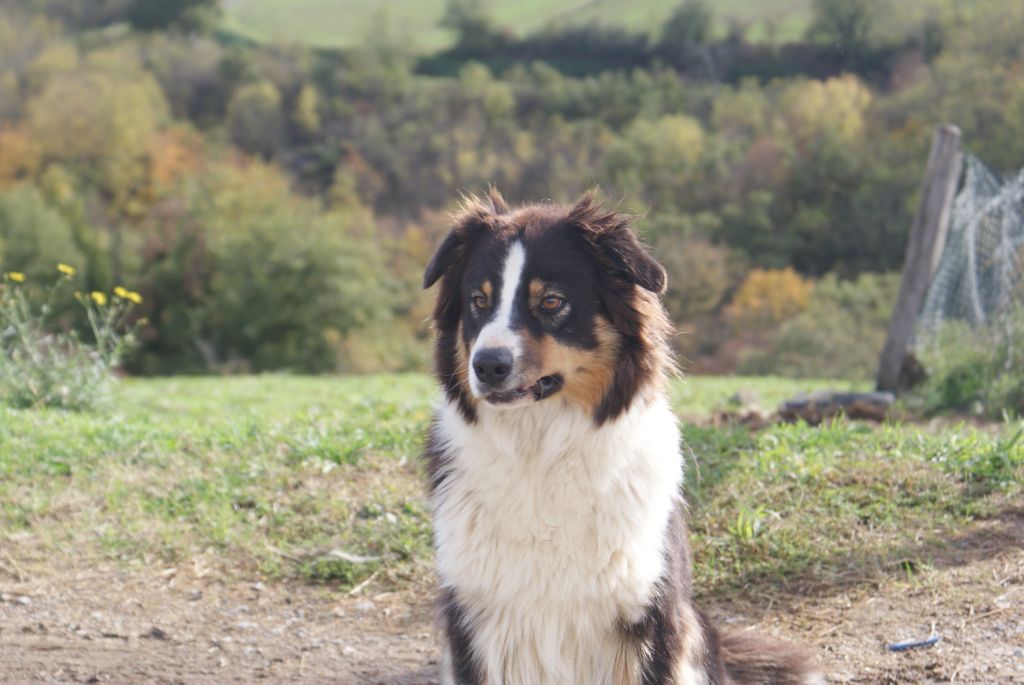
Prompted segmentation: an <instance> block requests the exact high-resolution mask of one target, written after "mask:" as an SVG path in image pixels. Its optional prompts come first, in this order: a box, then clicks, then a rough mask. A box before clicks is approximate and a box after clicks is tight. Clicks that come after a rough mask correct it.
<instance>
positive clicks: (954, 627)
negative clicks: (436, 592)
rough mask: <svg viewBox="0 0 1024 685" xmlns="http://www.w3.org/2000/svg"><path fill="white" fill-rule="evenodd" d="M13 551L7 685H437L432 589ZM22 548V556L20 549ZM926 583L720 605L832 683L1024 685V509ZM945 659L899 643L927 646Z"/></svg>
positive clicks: (892, 579) (7, 594)
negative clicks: (800, 654) (357, 590)
mask: <svg viewBox="0 0 1024 685" xmlns="http://www.w3.org/2000/svg"><path fill="white" fill-rule="evenodd" d="M19 548H21V549H22V550H24V546H23V545H14V546H13V547H11V546H8V549H7V550H4V549H3V548H2V547H0V683H5V684H8V683H9V684H12V685H13V684H16V683H50V682H54V683H63V682H68V683H161V684H165V683H166V684H168V685H169V684H172V683H259V682H266V683H338V684H346V685H347V684H352V685H377V684H381V685H420V684H422V685H427V684H429V683H436V682H437V652H436V647H435V642H434V639H433V635H432V630H431V617H432V610H431V604H430V599H429V596H428V595H429V592H427V591H426V590H424V589H420V590H416V591H413V590H407V591H403V592H392V593H376V594H375V593H373V592H372V591H371V592H370V594H368V595H366V596H356V597H349V596H347V595H344V594H341V593H338V592H336V591H333V590H332V589H331V588H328V587H322V586H311V585H308V584H294V583H267V584H264V583H260V582H245V581H237V582H232V583H224V582H222V581H219V580H218V578H222V577H223V574H219V573H214V572H211V571H210V569H209V568H206V567H204V566H203V565H202V564H201V563H194V564H190V565H188V566H187V567H179V568H168V567H158V568H147V569H145V570H135V571H132V570H126V569H125V568H124V567H120V566H119V567H113V566H111V567H97V566H91V567H87V568H74V567H73V566H72V565H69V564H67V563H66V562H63V561H62V562H61V563H60V564H57V563H55V562H51V563H47V562H46V560H38V559H37V560H34V561H31V562H29V561H26V560H25V555H24V554H19V553H18V549H19ZM12 550H13V551H12ZM932 558H933V563H932V564H931V565H930V566H929V567H927V568H918V569H915V571H914V572H913V573H912V574H909V575H908V574H905V573H904V572H902V571H899V570H893V572H891V573H889V574H883V576H882V577H881V579H880V580H879V579H877V578H876V579H863V578H861V579H856V578H851V579H850V580H849V582H847V583H844V586H842V587H837V586H834V585H833V586H831V587H826V588H818V589H815V590H813V591H808V590H807V589H806V588H804V589H803V590H799V589H795V588H791V589H784V588H780V587H778V586H772V587H770V588H767V589H765V588H761V589H760V591H759V588H756V587H751V588H748V589H747V590H745V591H744V592H743V593H741V594H742V596H737V597H735V598H720V599H718V600H716V601H712V602H705V606H706V608H707V609H708V610H709V611H710V613H711V614H712V615H713V616H714V618H715V619H716V620H717V621H718V622H719V624H720V625H723V626H727V627H730V628H738V627H745V626H752V627H756V628H757V629H759V630H762V631H767V632H769V633H773V634H775V635H778V636H783V637H787V638H791V639H793V640H797V641H800V642H803V643H806V644H809V645H811V646H813V647H814V648H815V649H816V650H817V652H818V654H819V655H820V659H821V662H822V665H823V666H824V668H825V670H826V672H827V673H828V676H829V682H832V683H892V684H895V683H948V682H956V683H1024V509H1021V508H1009V509H1007V510H1005V511H1004V512H1003V513H1002V514H1001V515H1000V516H998V517H995V518H993V519H990V520H986V521H981V522H978V523H976V524H974V525H973V526H972V527H971V528H970V529H969V530H967V531H965V532H964V533H963V534H962V535H961V536H960V537H958V538H956V539H954V540H951V541H950V544H949V545H948V546H947V547H944V548H943V549H942V550H941V552H937V553H936V554H935V555H933V556H932ZM933 626H934V630H935V633H936V634H938V635H939V636H940V638H941V641H940V642H939V643H938V644H936V645H934V646H933V647H930V648H925V649H919V650H914V651H910V652H904V653H898V654H897V653H891V652H889V651H887V650H886V647H885V645H886V643H887V642H893V641H899V640H906V639H909V638H924V637H927V636H928V635H929V634H930V633H931V631H932V628H933Z"/></svg>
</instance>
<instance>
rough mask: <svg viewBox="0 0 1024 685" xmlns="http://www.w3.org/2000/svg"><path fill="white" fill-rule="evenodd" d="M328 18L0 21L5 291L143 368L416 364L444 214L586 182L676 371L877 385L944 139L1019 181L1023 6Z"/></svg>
mask: <svg viewBox="0 0 1024 685" xmlns="http://www.w3.org/2000/svg"><path fill="white" fill-rule="evenodd" d="M340 4H341V3H334V4H331V5H330V12H327V10H326V9H325V5H324V4H323V3H319V4H318V3H317V2H313V1H312V0H303V1H302V2H293V3H283V2H280V3H276V5H275V4H273V3H267V2H265V1H260V0H247V1H246V0H237V1H236V2H232V3H227V4H226V5H225V6H223V7H222V6H220V5H219V4H218V3H217V2H214V1H212V0H162V1H161V2H153V1H150V0H0V271H11V270H16V271H20V272H24V273H25V274H26V275H27V276H28V277H29V278H42V277H43V274H51V273H52V270H53V267H54V265H55V264H56V263H57V262H64V263H67V264H71V265H73V266H74V267H75V268H76V269H78V272H79V275H80V276H79V277H80V278H81V279H82V283H83V285H82V289H83V290H84V289H101V290H103V289H105V290H109V289H110V288H111V287H112V286H113V285H115V284H121V283H125V284H129V285H130V286H131V287H133V288H134V289H137V290H139V291H140V292H141V293H142V294H143V296H144V298H145V299H144V304H143V305H142V306H141V307H139V308H138V311H137V312H136V314H137V315H138V316H140V317H146V318H147V319H148V321H149V323H148V324H147V325H146V326H144V327H142V328H141V329H140V331H139V336H140V339H141V345H140V347H139V348H138V350H137V351H136V352H135V353H134V355H133V356H132V357H131V358H130V359H129V360H128V362H127V364H128V368H129V370H131V371H133V372H137V373H147V374H164V373H202V372H242V371H262V370H270V369H289V370H293V371H304V372H322V371H368V370H407V369H420V368H424V367H425V366H426V364H427V360H428V355H427V353H426V347H427V343H428V340H429V332H428V331H427V328H426V326H425V323H424V321H425V319H426V317H427V314H428V312H429V306H430V305H429V301H430V295H429V294H424V293H422V292H421V291H420V289H419V280H420V273H421V269H422V267H423V264H424V263H425V262H426V260H427V259H428V257H429V254H430V251H431V248H432V247H433V246H434V245H436V244H437V242H438V241H439V239H440V237H441V236H442V235H443V233H444V231H445V228H446V221H447V214H448V212H449V211H451V210H452V209H453V207H454V203H455V202H456V201H457V198H458V194H459V192H460V191H479V190H481V189H483V188H485V187H486V185H487V184H488V183H493V184H495V185H496V186H498V187H499V188H500V189H501V190H502V191H503V192H504V193H505V194H506V196H507V197H508V198H509V199H510V200H513V201H525V200H538V199H546V198H550V199H554V200H557V201H569V200H571V199H573V197H574V196H576V195H577V194H579V193H581V192H582V191H584V190H586V189H587V188H590V187H593V186H595V185H596V186H599V187H600V188H601V189H602V191H603V193H604V194H605V195H606V196H607V197H609V198H610V199H611V201H612V202H615V203H620V204H621V206H622V207H623V208H624V209H627V210H630V211H635V212H638V213H640V214H642V215H643V219H642V220H641V221H640V222H639V223H638V227H639V229H640V230H641V231H642V232H643V233H644V235H645V238H646V239H647V241H648V242H649V243H650V244H651V245H652V246H653V248H654V250H655V251H656V253H657V254H658V256H659V258H660V259H661V260H662V261H663V262H664V263H665V265H666V267H667V268H668V271H669V283H670V289H669V293H668V295H667V303H668V306H669V309H670V310H671V313H672V315H673V318H674V319H675V320H676V322H677V324H678V326H679V329H680V335H679V336H678V338H677V346H678V349H679V352H680V354H681V356H682V357H683V359H684V360H685V365H686V366H688V367H689V368H690V369H691V370H692V371H696V372H700V371H705V372H727V371H732V370H736V369H741V370H743V371H746V372H765V373H767V372H772V373H786V374H792V375H813V376H836V377H839V376H842V377H862V378H866V377H870V376H871V375H872V373H873V371H874V365H875V360H876V359H877V354H878V350H879V348H880V346H881V342H882V337H883V334H884V329H885V325H886V322H887V318H888V314H889V311H890V308H891V306H892V302H893V300H894V298H895V291H896V287H897V279H896V277H895V276H894V275H893V272H894V271H895V270H898V269H899V267H900V266H901V264H902V260H903V254H904V247H905V242H906V238H907V232H908V230H909V226H910V223H911V216H912V212H913V208H914V206H915V203H916V200H917V193H918V187H919V184H920V179H921V174H922V172H923V168H924V161H925V158H926V155H927V146H928V142H929V138H930V133H931V130H932V127H933V126H934V125H935V124H936V123H938V122H942V121H950V122H953V123H955V124H957V125H958V126H960V127H961V128H962V130H963V140H964V144H965V147H967V148H968V149H970V150H971V151H973V152H974V153H976V154H977V155H978V156H979V157H981V158H982V159H983V160H984V161H985V162H986V163H988V164H989V165H991V166H992V167H993V168H994V169H996V170H998V171H1002V172H1007V171H1010V170H1013V169H1016V168H1018V167H1020V166H1021V165H1022V163H1024V78H1022V73H1024V4H1022V3H1005V2H1000V1H998V0H972V1H971V2H963V1H959V0H917V1H915V2H910V3H907V2H899V1H897V0H813V1H806V0H790V1H789V2H785V1H783V0H777V1H776V0H773V2H772V3H765V5H767V4H771V6H772V7H771V9H772V12H771V13H766V10H765V8H764V7H762V6H760V5H758V4H757V3H750V2H740V1H736V2H729V3H722V5H721V8H719V5H717V4H716V5H714V6H713V5H712V4H710V3H701V2H696V1H694V0H689V1H688V2H684V3H682V4H678V5H677V4H675V3H673V2H667V1H663V0H650V1H649V2H646V3H644V2H641V3H629V5H630V6H632V5H636V6H637V8H640V9H637V8H634V9H633V10H631V11H630V12H625V10H623V11H622V12H617V11H616V12H612V11H611V10H609V13H607V14H602V12H601V11H599V10H595V9H594V8H592V7H588V8H584V9H582V10H580V11H578V12H570V13H563V14H561V15H558V16H557V17H556V16H555V15H553V14H552V15H551V20H550V21H545V22H541V23H536V22H533V21H532V20H527V19H524V18H521V17H519V15H517V14H516V12H515V11H514V8H512V5H513V4H514V3H509V2H504V1H502V2H499V1H498V0H494V1H493V2H489V3H488V2H484V3H481V2H473V1H471V0H450V1H449V2H447V3H442V2H435V3H422V5H417V9H415V11H414V10H413V9H410V10H409V14H408V16H406V15H405V13H404V12H402V11H401V7H397V6H396V7H391V6H388V8H385V9H380V7H379V6H377V5H375V4H374V3H369V4H368V3H363V2H353V3H351V8H350V9H349V10H339V9H338V6H339V5H340ZM570 4H573V3H570ZM620 4H621V5H622V6H623V7H625V6H626V5H627V3H614V5H616V6H618V5H620ZM285 5H287V8H288V16H287V18H284V17H283V15H282V14H281V12H282V11H283V10H280V8H281V6H285ZM550 5H551V6H552V7H553V6H555V5H558V3H550ZM595 5H597V4H596V3H595ZM610 5H612V4H611V3H602V4H601V6H610ZM373 7H377V9H373ZM275 8H276V9H275ZM714 8H719V9H714ZM723 8H724V9H723ZM620 9H621V8H620ZM552 11H553V10H552ZM275 12H277V14H275ZM422 12H431V13H432V14H431V15H430V17H429V19H430V20H429V21H427V22H426V23H422V22H421V23H420V24H416V23H414V22H413V20H414V19H416V18H417V17H419V14H418V13H422ZM595 12H596V13H595ZM536 16H542V15H536ZM543 16H547V15H543ZM247 21H248V22H249V23H248V24H246V22H247ZM403 21H405V22H406V23H403ZM275 22H277V23H278V24H279V25H280V26H281V29H282V33H284V34H285V37H286V38H287V39H286V40H281V39H278V37H277V36H278V34H276V33H273V32H272V27H273V26H274V25H275ZM296 22H300V24H299V25H298V26H299V28H298V29H294V30H293V28H294V26H296ZM303 22H304V23H303ZM645 22H646V23H645ZM324 26H328V27H331V26H339V27H340V28H337V30H336V35H337V36H338V41H337V42H336V43H333V44H331V45H325V44H324V42H323V41H322V40H321V39H320V38H317V36H322V35H323V31H322V27H324ZM290 27H291V28H290ZM303 27H305V28H303ZM289 31H292V33H288V32H289ZM417 32H419V33H417ZM304 35H307V36H309V40H307V41H305V42H303V41H302V40H300V38H301V37H302V36H304ZM77 325H79V326H82V325H83V322H78V324H77ZM83 330H84V329H83ZM951 392H952V391H951Z"/></svg>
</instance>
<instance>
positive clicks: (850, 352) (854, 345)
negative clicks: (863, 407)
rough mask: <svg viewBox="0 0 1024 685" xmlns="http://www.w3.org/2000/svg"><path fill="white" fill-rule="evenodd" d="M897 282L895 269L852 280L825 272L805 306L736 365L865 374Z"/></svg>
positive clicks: (809, 373)
mask: <svg viewBox="0 0 1024 685" xmlns="http://www.w3.org/2000/svg"><path fill="white" fill-rule="evenodd" d="M898 288H899V276H898V274H869V273H866V274H861V275H860V276H859V277H858V278H857V279H856V280H853V281H844V280H839V279H838V278H836V277H835V276H834V275H829V276H826V277H825V278H823V279H821V281H819V282H818V284H817V285H816V286H815V287H814V291H813V293H812V294H811V296H810V300H809V301H808V305H807V308H806V309H805V310H804V311H803V312H801V313H800V314H798V315H796V316H795V317H793V318H792V319H790V320H789V321H787V322H785V323H784V324H783V325H782V327H781V328H780V329H779V332H778V335H777V336H776V337H775V339H774V341H773V344H772V346H771V348H770V349H768V350H767V351H763V352H758V353H755V354H751V355H750V356H748V357H747V358H746V359H744V360H743V361H742V362H741V364H740V368H739V371H740V372H741V373H755V374H758V373H775V374H781V375H784V376H797V377H803V378H871V377H872V376H873V375H874V372H875V368H876V366H877V364H878V354H879V352H880V351H881V349H882V344H883V342H884V341H885V331H886V328H887V326H888V323H889V316H890V313H891V311H892V305H893V302H895V301H896V291H897V290H898Z"/></svg>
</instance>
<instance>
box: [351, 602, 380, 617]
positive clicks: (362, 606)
mask: <svg viewBox="0 0 1024 685" xmlns="http://www.w3.org/2000/svg"><path fill="white" fill-rule="evenodd" d="M355 608H356V611H358V612H360V613H364V614H365V613H366V612H368V611H373V610H374V609H376V608H377V605H376V604H374V603H373V602H371V601H370V600H368V599H367V600H363V601H362V602H358V603H357V604H356V607H355Z"/></svg>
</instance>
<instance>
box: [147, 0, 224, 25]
mask: <svg viewBox="0 0 1024 685" xmlns="http://www.w3.org/2000/svg"><path fill="white" fill-rule="evenodd" d="M219 14H220V3H219V2H218V0H133V2H132V3H131V5H130V6H129V7H128V12H127V18H128V23H130V24H131V25H132V26H133V27H135V28H136V29H139V30H140V31H166V30H168V29H178V30H181V31H186V32H195V31H201V30H204V29H206V28H208V27H210V26H212V25H213V24H214V23H215V21H216V19H217V17H218V16H219Z"/></svg>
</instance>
